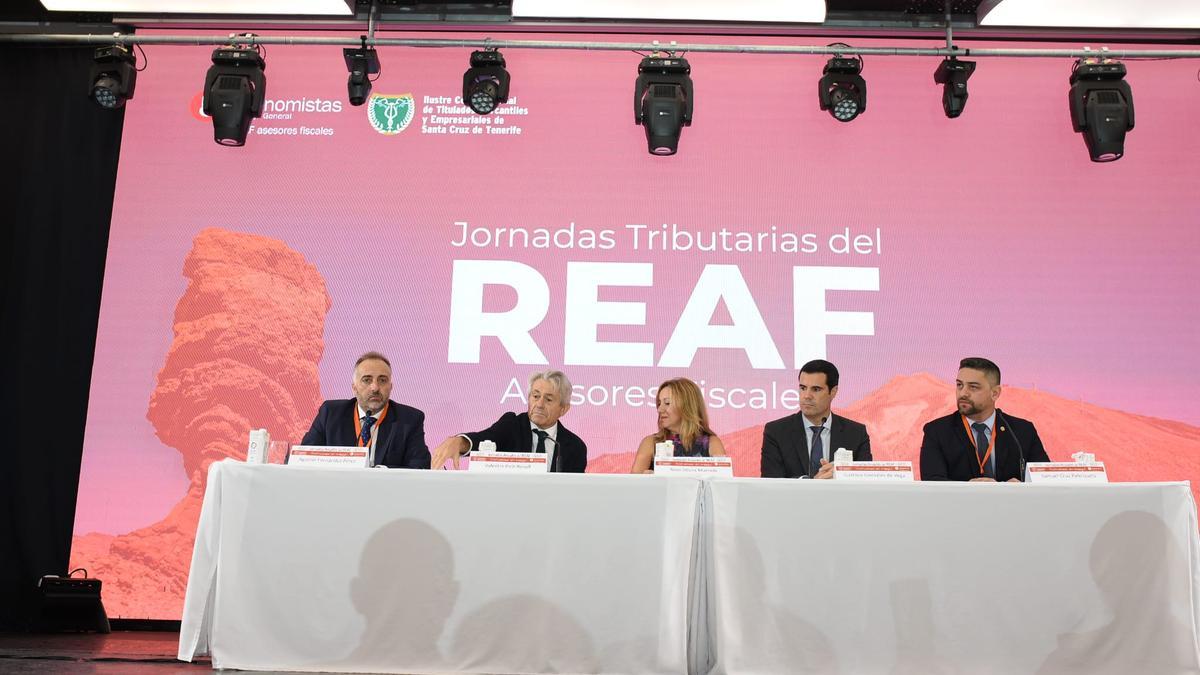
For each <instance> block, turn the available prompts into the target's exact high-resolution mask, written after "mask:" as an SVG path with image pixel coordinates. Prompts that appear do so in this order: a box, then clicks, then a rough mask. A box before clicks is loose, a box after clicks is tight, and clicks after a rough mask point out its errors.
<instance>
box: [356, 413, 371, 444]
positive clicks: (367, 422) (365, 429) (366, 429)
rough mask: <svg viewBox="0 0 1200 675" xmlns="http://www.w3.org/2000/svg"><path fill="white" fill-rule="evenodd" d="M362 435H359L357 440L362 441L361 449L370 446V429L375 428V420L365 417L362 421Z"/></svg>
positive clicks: (368, 416)
mask: <svg viewBox="0 0 1200 675" xmlns="http://www.w3.org/2000/svg"><path fill="white" fill-rule="evenodd" d="M362 423H363V425H362V433H361V434H359V436H358V437H359V439H361V440H362V444H363V447H364V448H365V447H367V446H368V445H370V444H371V427H373V426H375V418H374V417H371V416H370V415H367V416H366V417H364V418H363V420H362Z"/></svg>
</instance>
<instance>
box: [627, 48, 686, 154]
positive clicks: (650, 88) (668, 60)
mask: <svg viewBox="0 0 1200 675" xmlns="http://www.w3.org/2000/svg"><path fill="white" fill-rule="evenodd" d="M691 72H692V67H691V66H690V65H689V64H688V62H687V59H681V58H675V57H658V56H649V57H646V58H644V59H642V62H641V63H640V64H638V78H637V85H636V86H635V88H634V90H633V123H634V124H641V125H642V126H644V127H646V145H647V148H648V149H649V151H650V153H651V154H654V155H673V154H675V152H676V151H677V150H678V149H679V135H680V134H681V133H683V127H689V126H691V125H692V105H693V103H694V98H695V97H694V92H693V91H692V78H691V77H690V74H691Z"/></svg>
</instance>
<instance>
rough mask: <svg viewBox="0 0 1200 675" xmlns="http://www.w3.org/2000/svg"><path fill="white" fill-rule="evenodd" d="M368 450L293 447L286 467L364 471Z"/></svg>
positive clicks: (334, 447)
mask: <svg viewBox="0 0 1200 675" xmlns="http://www.w3.org/2000/svg"><path fill="white" fill-rule="evenodd" d="M369 452H370V448H358V447H354V446H324V445H293V446H292V450H291V452H290V453H288V459H287V464H288V466H315V467H320V468H322V469H365V468H366V467H367V463H368V462H370V461H371V459H370V455H369V454H368V453H369Z"/></svg>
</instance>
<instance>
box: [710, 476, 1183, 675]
mask: <svg viewBox="0 0 1200 675" xmlns="http://www.w3.org/2000/svg"><path fill="white" fill-rule="evenodd" d="M705 517H706V520H707V521H708V522H707V523H706V525H705V533H706V534H705V538H706V542H705V548H706V549H707V556H708V560H707V562H706V564H705V567H706V574H707V576H708V592H709V594H710V600H709V606H708V610H707V615H708V622H709V631H710V633H711V639H712V650H713V652H714V653H713V655H712V658H713V671H712V672H714V673H801V672H819V673H854V674H858V673H889V674H909V673H911V674H914V675H915V674H918V673H920V674H922V675H935V674H937V673H987V674H999V673H1081V674H1082V673H1089V674H1098V673H1112V674H1114V675H1117V674H1121V675H1134V674H1139V675H1142V674H1150V673H1182V672H1197V671H1198V670H1200V657H1198V655H1197V624H1198V619H1200V615H1198V613H1197V612H1198V608H1200V595H1198V592H1197V591H1198V589H1200V575H1198V574H1197V569H1198V566H1197V559H1198V551H1200V547H1198V544H1197V527H1196V508H1195V504H1194V503H1193V500H1192V493H1191V490H1190V488H1189V486H1188V485H1187V484H1186V483H1178V484H1176V483H1172V484H1111V485H1096V486H1049V485H1047V486H1040V485H1021V484H1016V485H1013V484H989V485H983V484H965V483H944V484H929V483H925V484H893V485H863V484H839V483H837V482H836V481H787V480H763V479H748V480H747V479H735V480H724V481H712V482H711V484H710V486H709V490H708V494H707V496H706V501H705Z"/></svg>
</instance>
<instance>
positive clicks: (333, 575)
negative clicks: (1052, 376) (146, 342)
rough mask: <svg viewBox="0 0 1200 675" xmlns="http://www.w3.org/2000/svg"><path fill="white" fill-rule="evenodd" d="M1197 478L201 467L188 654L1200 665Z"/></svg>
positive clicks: (1049, 668)
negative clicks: (904, 479) (800, 477)
mask: <svg viewBox="0 0 1200 675" xmlns="http://www.w3.org/2000/svg"><path fill="white" fill-rule="evenodd" d="M1198 626H1200V540H1198V530H1197V522H1196V507H1195V503H1194V502H1193V499H1192V493H1191V489H1190V487H1189V485H1188V484H1187V483H1186V482H1185V483H1128V484H1108V485H1071V486H1056V485H1024V484H1020V485H1013V484H989V485H980V484H961V483H943V484H930V483H914V484H906V483H900V484H896V483H888V484H862V483H847V482H844V481H843V482H838V481H794V480H783V479H709V480H700V479H694V478H686V477H669V478H664V477H652V476H615V475H590V474H589V475H564V474H549V475H538V476H497V475H481V474H477V473H470V472H446V471H438V472H431V471H404V470H385V469H371V470H367V469H364V470H359V471H345V470H326V469H308V468H296V467H284V466H277V465H248V464H243V463H240V462H234V461H223V462H218V463H215V464H213V465H212V466H211V468H210V470H209V476H208V490H207V492H206V494H205V498H204V506H203V509H202V512H201V516H200V525H199V528H198V531H197V536H196V545H195V550H194V553H193V557H192V567H191V572H190V575H189V578H188V586H187V597H186V600H185V604H184V613H183V621H182V626H181V632H180V642H179V658H180V659H182V660H185V661H190V660H192V659H193V658H195V657H196V656H199V655H203V654H211V656H212V665H213V667H214V668H234V669H244V670H290V671H334V672H337V671H342V672H391V673H446V672H465V673H614V674H615V673H621V674H627V673H664V674H666V673H670V674H679V673H695V674H701V673H808V672H811V673H889V674H908V673H912V674H917V673H921V674H936V673H989V674H991V673H1089V674H1092V673H1114V674H1116V673H1121V674H1125V673H1187V672H1200V641H1198V632H1197V628H1198Z"/></svg>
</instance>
